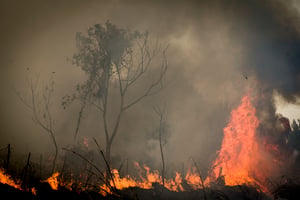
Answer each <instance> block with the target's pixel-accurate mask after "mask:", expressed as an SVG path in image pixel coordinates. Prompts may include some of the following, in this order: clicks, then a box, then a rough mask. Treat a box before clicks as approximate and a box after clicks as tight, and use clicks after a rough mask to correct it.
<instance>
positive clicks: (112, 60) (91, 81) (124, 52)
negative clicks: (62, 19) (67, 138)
mask: <svg viewBox="0 0 300 200" xmlns="http://www.w3.org/2000/svg"><path fill="white" fill-rule="evenodd" d="M76 39H77V48H78V52H77V53H76V54H74V56H73V61H74V64H76V65H77V66H79V67H81V69H82V70H83V71H84V72H85V74H86V75H87V77H88V78H87V80H86V82H84V83H83V84H78V85H77V87H76V91H75V93H74V94H73V95H71V96H65V97H64V99H63V103H62V104H63V106H65V105H66V104H68V103H69V102H73V100H80V102H81V107H80V110H79V114H78V118H77V123H76V128H75V133H74V138H75V139H76V136H77V135H78V131H79V127H80V124H81V119H82V116H83V112H84V110H86V108H87V107H88V106H90V105H93V106H95V108H97V109H98V111H99V112H100V113H101V116H102V121H103V127H104V131H103V132H104V135H105V142H106V151H105V156H106V159H107V160H108V162H109V163H110V155H111V147H112V143H113V141H114V139H115V137H116V135H117V134H118V131H119V125H120V122H121V119H122V116H123V114H124V112H125V111H127V110H129V109H130V108H131V107H133V106H134V105H136V104H137V103H138V102H140V101H141V100H143V99H144V98H146V97H148V96H151V95H154V94H156V93H158V92H159V91H160V90H161V89H162V80H163V77H164V76H165V73H166V70H167V59H166V51H167V47H165V48H162V47H161V46H160V45H158V44H157V43H155V45H154V46H153V47H151V45H150V44H149V37H148V33H147V32H146V33H139V32H137V31H135V32H131V31H130V30H125V29H121V28H118V27H116V26H115V25H113V24H111V23H110V22H107V23H106V24H105V25H99V24H96V25H94V26H93V27H91V28H89V30H88V33H87V35H83V34H82V33H78V34H77V37H76ZM154 58H155V59H156V65H159V72H158V73H156V75H155V76H154V78H153V79H152V81H151V82H149V84H148V85H146V86H145V88H144V89H143V91H142V92H141V93H140V94H138V95H136V96H134V97H132V96H131V97H130V98H128V95H127V94H128V91H129V90H131V89H132V88H133V86H134V85H135V86H136V85H137V83H138V84H141V82H140V81H141V80H144V79H145V77H146V74H147V73H148V72H149V68H150V67H151V66H153V60H154ZM157 60H159V63H158V62H157ZM143 85H145V83H144V84H143ZM116 88H117V90H118V92H117V93H118V97H116V96H113V98H118V101H115V99H112V96H111V93H112V91H113V90H114V89H116ZM116 102H117V103H116ZM112 107H113V108H118V111H117V115H116V117H115V118H114V119H111V118H109V117H108V109H109V108H112ZM111 124H112V125H111Z"/></svg>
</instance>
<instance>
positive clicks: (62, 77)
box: [0, 0, 300, 170]
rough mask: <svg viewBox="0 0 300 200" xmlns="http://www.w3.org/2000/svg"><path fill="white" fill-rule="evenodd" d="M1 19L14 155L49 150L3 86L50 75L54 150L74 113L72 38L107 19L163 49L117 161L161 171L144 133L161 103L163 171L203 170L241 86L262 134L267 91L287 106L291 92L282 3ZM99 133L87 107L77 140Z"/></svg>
mask: <svg viewBox="0 0 300 200" xmlns="http://www.w3.org/2000/svg"><path fill="white" fill-rule="evenodd" d="M1 14H2V17H1V21H2V22H3V23H1V24H2V27H1V29H2V31H1V43H2V45H1V51H0V52H1V65H2V67H1V89H2V91H3V92H2V98H1V102H0V105H1V109H2V112H1V120H0V127H1V146H3V145H5V144H7V143H12V145H13V146H15V148H16V149H20V151H22V152H28V151H32V152H47V153H48V154H51V152H52V153H53V147H52V146H51V142H50V140H49V138H48V136H47V135H46V134H45V133H43V130H41V129H40V128H39V127H38V126H36V124H34V123H33V122H32V121H31V113H30V111H29V110H27V109H26V108H24V105H23V104H22V103H21V102H20V101H19V100H18V98H17V97H16V96H15V94H14V93H13V92H12V88H13V87H15V88H17V90H19V91H21V92H24V93H26V91H27V87H26V84H25V83H26V80H25V77H26V74H28V73H29V75H30V76H34V75H35V74H37V73H39V74H40V76H41V80H42V82H43V80H47V79H48V78H49V77H50V76H53V77H54V80H55V96H54V97H53V99H54V102H53V104H52V109H53V110H52V112H53V116H54V118H55V119H56V134H57V140H58V143H59V146H60V147H63V146H66V145H69V144H72V143H73V141H72V139H73V133H74V129H75V123H76V115H77V113H78V111H79V108H78V105H76V104H74V105H72V106H70V107H68V108H67V109H66V110H63V109H62V107H61V106H60V104H61V98H62V97H63V96H64V95H66V94H70V93H72V91H73V89H74V85H75V84H76V83H78V82H79V81H83V80H84V75H83V73H82V72H81V71H80V69H79V68H78V67H75V66H73V65H72V64H71V62H69V61H68V59H67V58H71V57H72V55H73V53H75V52H76V46H75V44H76V41H75V34H76V32H86V30H87V29H88V27H90V26H93V25H94V24H96V23H101V24H103V23H105V22H106V21H107V20H110V21H111V22H112V23H114V24H116V25H117V26H119V27H122V28H130V29H132V30H139V31H146V30H148V31H149V33H150V35H151V38H153V40H155V39H159V41H160V42H161V43H162V44H169V49H168V52H167V58H168V63H169V68H168V72H167V77H166V80H165V88H164V89H163V90H162V92H161V93H160V94H158V95H155V96H152V97H149V98H147V99H145V100H144V101H142V102H141V103H139V104H137V106H136V107H134V108H133V109H131V110H130V111H128V112H127V113H126V114H125V115H124V118H123V121H122V122H121V124H120V133H119V135H118V136H117V137H116V140H115V141H114V144H113V149H112V154H113V155H114V156H115V158H116V159H117V157H118V159H119V160H123V159H125V158H128V159H130V160H137V161H141V162H145V163H147V164H151V165H153V166H155V167H157V168H159V167H160V157H159V156H160V154H159V145H158V142H157V141H156V140H150V139H149V137H150V136H149V134H150V135H151V133H152V132H153V130H155V126H157V125H158V121H157V117H156V116H155V113H154V112H153V107H154V106H159V105H164V104H165V105H166V110H167V112H166V113H167V123H168V125H169V127H170V130H169V131H170V133H169V138H168V139H167V143H166V145H165V155H166V156H165V157H166V162H167V166H168V167H169V168H171V166H174V168H175V166H176V167H177V168H178V166H181V165H182V163H186V161H187V160H188V159H189V158H190V157H193V158H195V159H197V160H198V161H199V162H200V163H201V165H202V166H201V167H202V168H207V167H208V166H209V165H210V161H213V159H214V157H215V152H216V151H217V150H218V149H219V147H220V144H221V141H222V137H223V128H224V127H225V126H226V123H227V122H228V120H229V116H230V111H231V110H232V109H233V108H235V107H236V106H237V105H238V104H239V101H240V99H241V98H242V96H243V95H244V94H245V93H246V92H247V91H248V88H255V89H256V90H257V94H258V97H259V100H258V109H257V110H258V111H259V113H258V114H259V118H260V120H261V121H262V123H261V124H263V127H261V128H260V132H261V133H262V134H271V133H275V132H276V128H275V127H274V124H276V123H277V117H276V115H275V111H276V109H275V106H274V102H273V93H274V91H276V92H277V93H278V94H280V95H282V96H283V97H284V99H285V100H287V101H289V102H295V101H296V97H297V96H298V95H299V91H300V88H299V87H300V80H299V79H300V77H299V74H300V68H299V67H298V64H300V63H299V61H300V60H299V59H300V55H299V54H300V45H299V42H300V41H299V32H298V20H299V16H298V12H297V10H296V9H295V8H294V7H293V5H292V4H290V3H289V1H280V0H276V1H271V0H264V1H261V0H252V1H240V0H230V1H226V2H225V1H221V0H213V1H205V0H203V1H189V2H184V1H163V2H162V1H109V2H108V1H89V2H82V1H72V2H68V1H64V2H51V3H50V2H48V1H44V2H41V1H26V3H25V2H14V1H6V2H5V1H4V3H3V6H1ZM27 68H29V71H28V70H26V69H27ZM52 72H55V73H52ZM140 87H141V88H142V87H143V85H141V86H140ZM133 94H134V92H133ZM102 128H103V127H102V122H101V117H99V113H97V112H96V111H95V110H93V109H92V108H90V109H89V110H88V112H86V113H85V114H84V118H83V123H82V126H81V128H80V133H79V135H80V137H81V138H83V137H88V138H92V137H96V138H97V139H98V140H99V143H100V144H101V146H103V147H104V145H105V144H104V135H103V131H102V130H103V129H102ZM277 132H278V131H277ZM89 141H90V146H91V148H92V146H93V145H94V144H93V143H92V142H91V140H89ZM170 170H171V169H170Z"/></svg>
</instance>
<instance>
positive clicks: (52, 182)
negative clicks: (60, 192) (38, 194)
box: [43, 172, 59, 190]
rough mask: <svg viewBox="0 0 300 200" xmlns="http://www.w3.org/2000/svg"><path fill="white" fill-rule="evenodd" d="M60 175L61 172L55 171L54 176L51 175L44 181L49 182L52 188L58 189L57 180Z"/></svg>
mask: <svg viewBox="0 0 300 200" xmlns="http://www.w3.org/2000/svg"><path fill="white" fill-rule="evenodd" d="M58 176H59V172H55V173H53V174H52V176H50V177H49V178H48V179H47V180H45V181H43V182H47V183H49V185H50V187H51V188H52V190H57V189H58V180H57V177H58Z"/></svg>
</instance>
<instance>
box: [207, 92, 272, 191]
mask: <svg viewBox="0 0 300 200" xmlns="http://www.w3.org/2000/svg"><path fill="white" fill-rule="evenodd" d="M251 101H252V99H251V97H250V95H249V94H247V95H245V96H244V97H243V98H242V101H241V104H240V105H239V106H238V107H237V108H236V109H235V110H233V111H232V112H231V118H230V121H229V123H228V125H227V127H225V128H224V139H223V142H222V146H221V150H220V151H219V155H218V157H217V159H216V160H215V162H214V163H213V170H212V172H211V176H210V177H208V179H207V181H209V182H211V181H216V180H217V179H218V178H219V177H224V180H225V184H226V185H230V186H232V185H240V184H250V185H251V184H252V185H255V186H259V187H260V189H261V190H263V191H267V188H266V187H265V181H266V177H268V174H269V173H270V167H271V166H270V165H269V164H268V163H267V161H266V155H265V152H263V150H262V148H261V146H260V145H259V142H258V138H257V135H256V129H257V127H258V125H259V120H258V118H257V117H256V115H255V114H256V109H255V107H254V106H253V105H252V102H251Z"/></svg>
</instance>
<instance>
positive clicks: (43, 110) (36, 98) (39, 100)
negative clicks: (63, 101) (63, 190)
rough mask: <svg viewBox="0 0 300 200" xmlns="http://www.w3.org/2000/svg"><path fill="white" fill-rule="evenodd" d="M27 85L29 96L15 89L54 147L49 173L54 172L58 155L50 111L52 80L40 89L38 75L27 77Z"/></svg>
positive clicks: (53, 122) (52, 89)
mask: <svg viewBox="0 0 300 200" xmlns="http://www.w3.org/2000/svg"><path fill="white" fill-rule="evenodd" d="M27 85H28V88H29V91H30V95H29V96H30V97H29V98H26V95H21V94H20V92H18V91H16V94H17V96H18V97H19V99H20V100H21V101H22V103H23V104H24V105H25V106H26V107H27V108H29V109H30V110H31V112H32V120H33V122H34V123H35V124H37V125H38V126H39V127H41V128H42V129H43V130H44V131H45V132H46V133H47V134H48V135H49V137H50V139H51V141H52V143H53V146H54V148H55V153H54V159H53V163H52V170H51V173H53V172H54V170H55V166H56V160H57V155H58V146H57V142H56V139H55V129H54V127H55V120H54V119H53V117H52V114H51V112H50V107H51V103H52V102H51V100H52V95H53V91H54V80H53V77H51V78H50V80H49V82H48V83H47V84H46V85H45V86H44V87H43V88H42V89H40V88H39V86H40V81H39V76H36V78H27Z"/></svg>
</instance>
